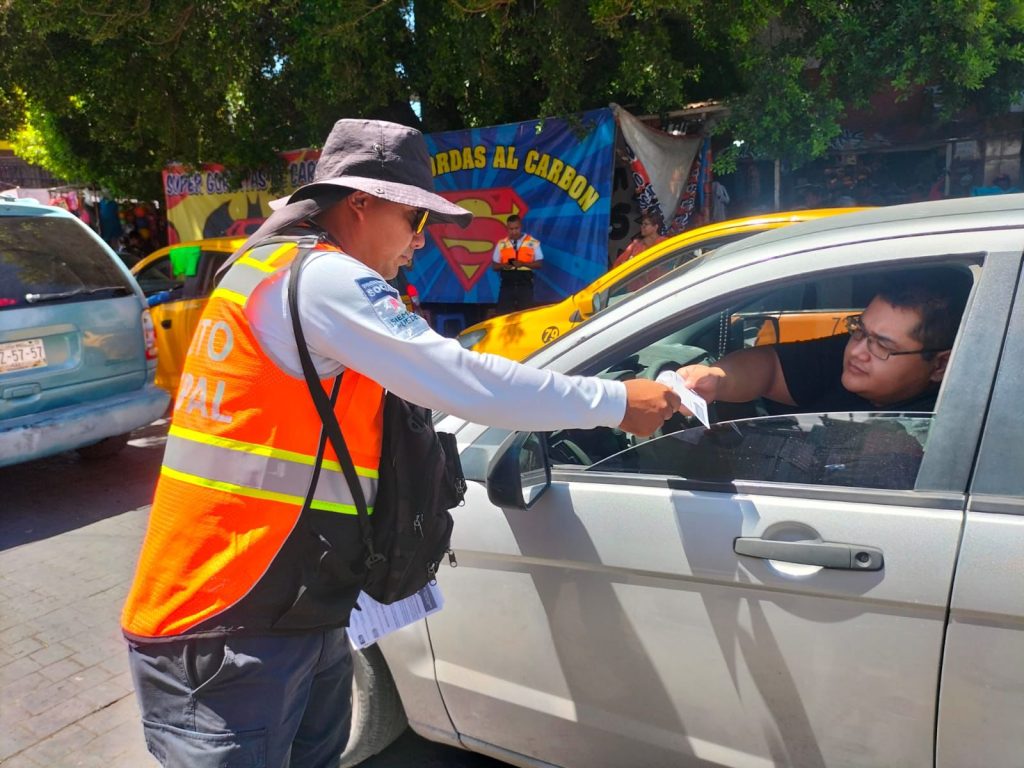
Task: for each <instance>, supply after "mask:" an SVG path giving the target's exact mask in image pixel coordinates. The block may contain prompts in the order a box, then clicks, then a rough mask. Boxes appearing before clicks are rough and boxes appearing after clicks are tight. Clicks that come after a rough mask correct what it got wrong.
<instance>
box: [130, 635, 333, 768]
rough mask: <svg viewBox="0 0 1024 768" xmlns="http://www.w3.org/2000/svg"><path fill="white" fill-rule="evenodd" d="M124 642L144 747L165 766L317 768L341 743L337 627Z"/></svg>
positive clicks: (330, 761)
mask: <svg viewBox="0 0 1024 768" xmlns="http://www.w3.org/2000/svg"><path fill="white" fill-rule="evenodd" d="M128 646H129V649H128V657H129V664H130V667H131V671H132V678H133V679H134V681H135V695H136V698H137V699H138V703H139V709H140V710H141V713H142V727H143V731H144V732H145V736H146V746H147V747H148V748H149V751H150V752H151V753H153V755H154V756H155V757H156V758H157V759H158V760H159V761H160V762H161V764H163V765H164V766H165V768H212V767H213V766H217V768H242V767H243V766H244V768H320V767H321V766H328V765H334V764H336V762H337V759H338V756H339V755H340V754H341V753H342V751H343V750H344V749H345V744H346V742H347V741H348V734H349V728H350V723H351V719H352V706H351V693H352V654H351V651H350V649H349V645H348V639H347V637H346V635H345V630H344V629H331V630H326V631H320V632H310V633H307V634H297V635H288V636H281V635H258V636H242V635H230V636H228V637H217V638H191V639H185V640H175V641H171V642H161V643H138V642H134V641H129V643H128Z"/></svg>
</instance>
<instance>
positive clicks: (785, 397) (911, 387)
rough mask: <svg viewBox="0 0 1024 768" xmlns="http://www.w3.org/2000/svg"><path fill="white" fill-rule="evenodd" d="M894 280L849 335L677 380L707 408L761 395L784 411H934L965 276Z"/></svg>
mask: <svg viewBox="0 0 1024 768" xmlns="http://www.w3.org/2000/svg"><path fill="white" fill-rule="evenodd" d="M945 278H946V279H944V280H941V279H938V278H935V279H928V280H917V281H914V282H910V281H907V280H902V279H901V280H897V281H894V282H893V283H891V284H890V285H889V286H887V287H886V288H884V289H882V290H881V291H879V292H878V294H876V296H875V297H874V299H872V301H871V303H870V304H869V305H868V307H867V309H865V310H864V312H863V313H862V314H860V315H854V316H850V317H848V318H847V319H846V327H847V333H845V334H842V335H837V336H830V337H827V338H823V339H815V340H813V341H806V342H797V343H793V344H776V345H772V346H765V347H751V348H749V349H742V350H738V351H736V352H732V353H730V354H728V355H726V356H725V357H724V358H722V359H721V360H719V361H718V362H717V363H716V364H715V365H712V366H705V365H688V366H685V367H683V368H680V369H679V375H680V376H681V377H682V379H683V382H684V383H685V384H686V386H688V387H689V388H691V389H693V390H694V391H695V392H697V393H698V394H699V395H701V396H702V397H703V398H704V399H705V400H707V401H708V402H709V403H710V402H712V401H714V400H721V401H724V402H732V403H740V402H747V401H749V400H755V399H757V398H759V397H764V398H767V399H768V400H771V401H774V402H775V403H780V404H782V405H783V406H786V407H785V408H783V410H784V411H786V412H789V413H797V412H810V413H817V412H829V411H876V410H885V411H933V410H934V408H935V398H936V396H937V394H938V390H939V384H940V383H941V381H942V377H943V375H944V374H945V371H946V365H947V363H948V361H949V354H950V350H951V348H952V346H953V341H954V339H955V338H956V332H957V329H958V328H959V325H960V317H961V315H962V314H963V311H964V307H965V305H966V302H967V295H968V293H969V291H970V278H969V277H967V276H966V275H964V276H963V279H954V276H952V275H946V276H945Z"/></svg>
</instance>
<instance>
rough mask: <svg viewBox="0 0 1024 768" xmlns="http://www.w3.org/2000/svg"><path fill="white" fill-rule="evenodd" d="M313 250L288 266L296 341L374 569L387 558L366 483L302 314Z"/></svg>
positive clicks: (309, 386)
mask: <svg viewBox="0 0 1024 768" xmlns="http://www.w3.org/2000/svg"><path fill="white" fill-rule="evenodd" d="M310 253H312V248H304V249H301V250H300V251H299V253H298V254H296V256H295V258H294V259H293V260H292V263H291V265H290V266H289V268H288V269H289V275H288V308H289V310H290V311H291V315H292V330H293V331H294V333H295V343H296V346H297V347H298V350H299V361H300V362H301V363H302V374H303V376H305V377H306V385H307V386H308V388H309V393H310V395H312V397H313V404H314V405H315V406H316V410H317V413H319V414H320V421H321V422H322V423H323V426H324V430H325V431H326V433H327V437H328V438H329V439H330V441H331V445H332V446H333V447H334V452H335V453H336V454H337V456H338V463H339V464H341V469H342V471H343V472H344V473H345V480H346V481H347V482H348V487H349V490H350V491H351V492H352V498H353V499H354V500H355V504H356V512H357V516H358V518H359V529H360V533H361V534H362V537H363V544H364V545H365V546H366V550H367V552H369V554H368V555H367V557H366V567H367V569H371V568H373V567H374V566H376V565H378V564H379V563H382V562H384V560H385V559H386V558H385V557H384V555H382V554H380V553H379V552H377V551H375V550H374V547H373V525H372V524H371V522H370V514H369V512H368V511H367V509H366V497H365V496H364V495H363V487H362V485H360V483H359V476H358V475H357V474H356V468H355V466H354V465H353V463H352V456H351V455H350V454H349V452H348V446H347V445H346V444H345V437H344V435H342V432H341V426H340V425H339V424H338V419H337V417H336V416H335V415H334V410H333V409H332V408H331V403H330V399H329V398H328V397H327V393H326V392H324V388H323V386H322V384H321V383H320V377H319V376H317V373H316V368H315V367H314V365H313V360H312V358H310V356H309V349H308V348H307V347H306V337H305V335H304V334H303V333H302V320H301V319H300V318H299V276H300V275H301V273H302V265H303V263H304V262H305V260H306V257H307V256H309V254H310ZM343 375H344V371H342V373H341V375H339V376H338V384H339V385H340V382H341V376H343ZM318 475H319V472H316V471H315V472H314V479H315V478H316V477H317V476H318Z"/></svg>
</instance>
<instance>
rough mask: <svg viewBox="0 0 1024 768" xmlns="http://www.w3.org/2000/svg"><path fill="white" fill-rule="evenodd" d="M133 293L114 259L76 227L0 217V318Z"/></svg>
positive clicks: (32, 218)
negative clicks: (8, 312)
mask: <svg viewBox="0 0 1024 768" xmlns="http://www.w3.org/2000/svg"><path fill="white" fill-rule="evenodd" d="M133 292H134V288H133V286H132V283H131V281H130V279H129V278H128V277H126V276H125V275H124V274H123V273H122V272H121V270H120V269H118V267H117V265H116V264H115V263H114V260H113V258H112V257H111V255H110V253H109V252H108V251H106V250H105V249H104V248H103V246H101V245H100V244H99V243H98V242H96V240H94V239H93V238H91V237H89V235H88V233H87V232H85V231H84V230H83V228H82V225H81V224H79V223H78V222H77V221H74V220H73V219H65V218H58V217H56V216H0V312H2V311H3V310H6V309H17V308H19V307H26V306H33V305H36V304H44V303H54V302H71V301H89V300H91V299H104V298H110V297H111V296H127V295H128V294H131V293H133Z"/></svg>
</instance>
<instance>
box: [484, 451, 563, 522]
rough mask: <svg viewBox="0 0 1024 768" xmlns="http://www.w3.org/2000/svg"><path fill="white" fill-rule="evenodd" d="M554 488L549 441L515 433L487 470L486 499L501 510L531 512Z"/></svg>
mask: <svg viewBox="0 0 1024 768" xmlns="http://www.w3.org/2000/svg"><path fill="white" fill-rule="evenodd" d="M550 485H551V462H550V461H549V460H548V441H547V437H546V436H545V435H544V434H542V433H539V432H515V433H513V434H512V436H511V438H510V439H509V440H508V442H506V444H505V445H503V446H502V448H501V450H500V451H499V452H498V454H497V456H496V457H495V458H494V459H493V460H492V462H491V466H490V467H488V470H487V498H489V499H490V500H491V503H492V504H494V505H495V506H498V507H512V508H514V509H529V508H530V507H532V506H533V504H534V502H536V501H537V499H539V498H540V497H541V494H543V493H544V491H546V490H547V489H548V487H549V486H550Z"/></svg>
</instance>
